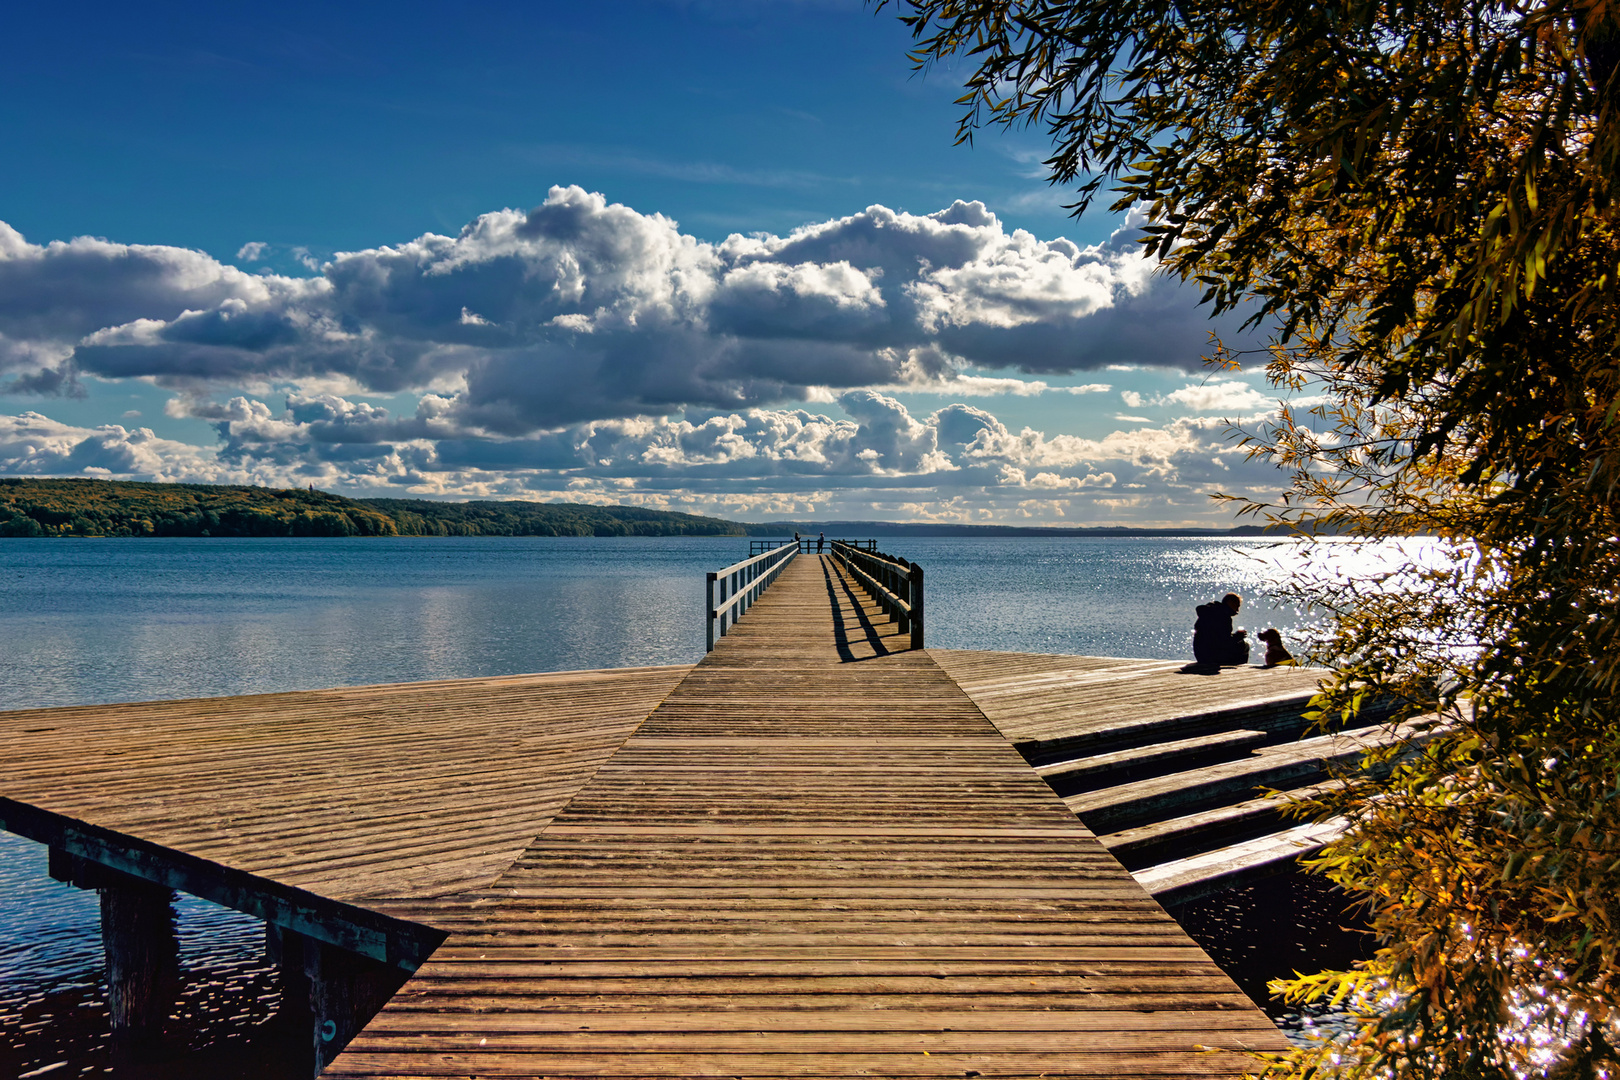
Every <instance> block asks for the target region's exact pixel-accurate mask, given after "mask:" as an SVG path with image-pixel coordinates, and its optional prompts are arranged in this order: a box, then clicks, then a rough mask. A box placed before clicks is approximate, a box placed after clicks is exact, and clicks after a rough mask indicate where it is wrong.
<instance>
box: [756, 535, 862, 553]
mask: <svg viewBox="0 0 1620 1080" xmlns="http://www.w3.org/2000/svg"><path fill="white" fill-rule="evenodd" d="M794 542H795V541H793V540H750V541H748V554H750V555H758V554H759V553H760V552H763V551H770V550H772V549H773V548H779V547H781V546H782V545H784V544H792V543H794ZM797 543H798V545H799V554H800V555H814V554H815V553H816V548H817V545H818V544H819V545H820V547H821V549H822V550H823V551H825V550H826V547H827V545H828V544H833V543H838V544H848V545H849V546H850V547H855V548H860V549H862V550H864V551H876V550H877V541H876V540H843V539H840V540H820V539H818V538H817V537H814V536H801V537H799V538H798V541H797Z"/></svg>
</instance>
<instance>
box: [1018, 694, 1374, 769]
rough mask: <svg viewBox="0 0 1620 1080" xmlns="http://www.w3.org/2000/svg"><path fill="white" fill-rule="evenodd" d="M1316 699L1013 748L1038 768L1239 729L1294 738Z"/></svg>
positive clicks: (1138, 723) (1115, 727)
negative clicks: (1142, 746)
mask: <svg viewBox="0 0 1620 1080" xmlns="http://www.w3.org/2000/svg"><path fill="white" fill-rule="evenodd" d="M1313 696H1314V694H1309V693H1302V694H1297V695H1293V696H1291V697H1286V698H1281V699H1276V700H1272V701H1264V702H1258V703H1255V704H1250V705H1243V706H1239V707H1236V708H1214V709H1207V710H1205V711H1200V712H1197V713H1192V714H1189V715H1186V716H1170V717H1153V718H1149V719H1142V720H1123V721H1116V722H1114V723H1112V724H1110V725H1108V726H1107V727H1104V728H1097V729H1092V730H1085V731H1076V732H1073V733H1070V734H1066V735H1063V736H1060V737H1057V738H1051V739H1039V740H1035V739H1019V740H1015V741H1014V744H1013V745H1014V746H1015V747H1016V748H1017V750H1018V752H1019V753H1020V754H1022V755H1024V760H1025V761H1027V762H1029V763H1030V764H1031V765H1034V766H1036V767H1040V766H1044V765H1051V764H1054V763H1057V762H1061V761H1072V760H1074V759H1076V758H1080V757H1088V756H1094V755H1097V754H1106V753H1112V752H1114V751H1116V750H1123V749H1127V748H1129V747H1132V746H1140V745H1142V744H1143V743H1152V742H1166V741H1169V740H1172V739H1189V738H1196V737H1197V736H1200V735H1208V734H1211V733H1214V732H1220V731H1232V730H1235V729H1244V730H1248V731H1264V732H1268V733H1270V734H1271V736H1272V738H1274V739H1293V738H1296V737H1298V735H1299V734H1300V733H1301V732H1303V731H1304V730H1305V728H1306V720H1305V718H1304V714H1305V712H1306V710H1308V709H1309V708H1310V704H1311V698H1312V697H1313ZM1373 719H1376V717H1373Z"/></svg>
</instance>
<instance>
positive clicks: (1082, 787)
mask: <svg viewBox="0 0 1620 1080" xmlns="http://www.w3.org/2000/svg"><path fill="white" fill-rule="evenodd" d="M1268 739H1269V736H1268V735H1267V734H1266V733H1265V732H1263V731H1250V730H1243V729H1240V730H1238V731H1217V732H1215V733H1214V734H1212V735H1199V736H1197V737H1196V738H1191V739H1175V740H1172V741H1170V742H1157V743H1148V744H1147V745H1145V746H1135V747H1131V748H1130V749H1128V750H1115V751H1114V752H1113V753H1109V754H1095V755H1093V756H1091V757H1083V758H1076V759H1074V760H1072V761H1059V762H1054V763H1053V764H1051V765H1042V766H1040V767H1039V768H1037V769H1036V770H1035V771H1036V773H1038V774H1039V775H1040V776H1041V777H1042V778H1043V779H1045V781H1046V782H1047V783H1048V784H1050V785H1052V790H1053V791H1055V792H1057V793H1058V794H1059V795H1074V794H1077V793H1079V792H1082V791H1093V790H1096V789H1097V788H1102V787H1118V786H1119V785H1120V784H1123V783H1127V782H1129V781H1132V780H1143V779H1146V778H1148V777H1151V776H1162V775H1163V774H1165V773H1168V772H1182V771H1185V770H1187V769H1190V768H1195V767H1198V766H1200V765H1212V764H1214V763H1215V762H1217V761H1225V760H1230V759H1231V758H1234V757H1237V756H1238V755H1239V754H1242V753H1244V752H1246V751H1249V750H1253V749H1255V748H1256V747H1258V746H1261V745H1263V744H1265V743H1266V742H1267V741H1268Z"/></svg>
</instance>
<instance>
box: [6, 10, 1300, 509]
mask: <svg viewBox="0 0 1620 1080" xmlns="http://www.w3.org/2000/svg"><path fill="white" fill-rule="evenodd" d="M0 36H3V38H4V40H6V41H7V42H8V43H9V44H8V56H7V62H6V64H5V65H0V103H3V104H0V140H3V142H0V145H4V146H5V147H6V151H5V153H4V154H0V222H4V223H5V224H4V226H0V474H4V475H88V476H110V477H119V478H133V479H164V480H186V481H193V482H218V483H260V484H270V485H295V484H296V485H299V486H302V485H304V484H307V483H314V484H316V486H319V487H323V488H326V489H328V490H333V491H338V492H341V493H345V494H356V495H366V494H387V495H396V496H401V495H411V494H419V495H424V496H427V497H443V498H467V497H478V498H484V497H511V498H538V499H555V498H569V499H580V500H585V501H607V502H631V503H639V504H645V505H653V506H661V507H667V508H670V509H684V510H693V511H699V512H706V513H719V514H723V515H726V516H733V517H740V518H749V519H760V518H766V517H773V516H781V515H793V516H801V517H809V516H823V517H824V516H840V517H862V518H879V519H903V520H918V519H928V518H937V519H942V520H970V521H985V520H989V521H1005V522H1008V523H1031V524H1036V523H1053V524H1057V523H1062V524H1114V523H1141V524H1156V525H1166V524H1170V525H1173V524H1183V523H1200V524H1221V523H1223V522H1224V521H1225V520H1226V517H1227V512H1226V511H1222V510H1220V509H1219V508H1218V507H1216V506H1214V505H1213V504H1212V503H1211V501H1210V500H1209V498H1208V493H1209V492H1210V491H1212V490H1215V489H1220V490H1226V491H1231V492H1241V493H1252V494H1263V493H1264V492H1266V491H1269V490H1271V489H1272V488H1274V487H1275V486H1276V485H1277V481H1278V477H1277V476H1276V475H1275V474H1274V473H1273V472H1272V471H1271V470H1270V469H1269V467H1267V466H1264V465H1263V464H1256V463H1246V462H1245V461H1244V460H1243V455H1242V453H1241V452H1240V451H1238V450H1237V449H1236V448H1235V447H1233V446H1232V445H1231V443H1230V442H1229V441H1228V440H1227V439H1226V438H1225V435H1224V432H1225V424H1224V423H1223V421H1224V420H1225V419H1228V418H1238V419H1249V420H1252V419H1253V418H1255V417H1258V416H1259V415H1261V414H1263V413H1264V411H1265V409H1266V408H1267V406H1268V403H1269V402H1270V400H1271V399H1270V396H1269V395H1268V393H1267V392H1266V387H1265V385H1264V382H1263V380H1261V379H1259V378H1258V377H1257V374H1250V373H1243V374H1240V375H1237V376H1211V375H1210V374H1209V373H1208V372H1206V371H1205V370H1203V369H1202V368H1201V366H1200V364H1199V353H1200V352H1201V351H1202V348H1203V342H1204V340H1205V337H1206V335H1207V333H1208V330H1209V329H1210V325H1209V324H1207V322H1206V320H1205V318H1204V314H1203V313H1202V312H1201V311H1199V310H1197V309H1196V305H1195V303H1194V301H1195V299H1196V297H1195V296H1194V295H1193V294H1192V292H1191V291H1190V290H1188V289H1185V288H1184V287H1182V286H1180V285H1179V284H1178V283H1176V282H1174V281H1171V280H1168V279H1165V278H1164V277H1163V276H1155V275H1154V274H1153V273H1152V269H1153V268H1152V267H1151V266H1148V265H1146V264H1145V263H1143V261H1142V260H1141V259H1140V257H1139V256H1138V255H1137V254H1136V252H1135V245H1134V242H1133V241H1134V234H1133V233H1132V231H1131V230H1130V229H1129V228H1128V227H1127V225H1128V223H1127V222H1125V221H1124V220H1123V219H1122V217H1121V215H1119V214H1113V213H1108V212H1106V211H1105V210H1101V209H1099V210H1094V211H1093V212H1091V213H1090V214H1089V215H1088V216H1087V217H1086V218H1085V219H1084V220H1080V221H1077V220H1075V219H1073V218H1071V217H1070V216H1068V214H1067V212H1066V211H1064V210H1063V208H1062V204H1063V203H1064V202H1066V201H1069V200H1070V198H1071V197H1070V196H1069V194H1068V193H1066V192H1064V191H1061V190H1058V189H1053V188H1051V187H1049V186H1048V185H1047V184H1046V183H1045V181H1044V179H1043V174H1042V170H1041V166H1040V160H1041V158H1042V156H1043V155H1044V152H1045V147H1046V141H1045V139H1044V138H1043V136H1042V133H1041V132H1040V131H1038V130H1035V131H1017V132H987V133H983V134H981V135H980V137H979V138H978V139H977V140H976V141H975V144H974V145H973V146H972V147H967V146H955V145H953V138H954V125H955V119H956V116H957V113H958V111H959V110H958V107H957V106H956V105H955V104H953V99H954V98H955V97H956V96H957V94H958V93H959V92H960V91H959V88H958V84H957V83H956V82H955V81H953V79H952V77H951V76H952V73H951V72H949V71H935V72H932V73H930V74H929V75H928V76H927V77H922V76H918V75H916V74H914V73H913V72H912V71H911V69H910V66H909V64H908V62H907V60H906V57H905V55H904V54H905V49H906V46H907V43H908V40H909V39H908V35H907V32H906V30H905V28H904V27H903V26H901V25H900V24H899V23H898V22H897V20H896V19H895V17H894V14H893V13H892V11H885V12H882V13H878V14H874V13H873V12H871V11H870V10H868V9H866V8H864V7H862V6H861V5H860V4H859V3H858V2H850V3H835V2H831V0H827V2H821V3H816V2H802V3H793V2H781V3H723V2H711V3H697V2H693V3H678V2H658V3H654V2H648V3H622V4H613V5H576V4H544V3H539V4H521V5H519V4H512V5H505V4H471V5H469V4H459V5H454V6H451V5H425V4H398V3H393V4H387V5H382V4H376V5H369V4H365V5H363V4H346V5H342V6H341V7H332V6H324V5H323V6H319V7H316V6H302V5H296V4H283V5H261V6H256V7H254V8H252V9H243V8H237V7H233V6H230V5H217V4H212V5H206V6H204V5H195V6H192V5H182V4H174V5H139V6H138V7H131V6H115V5H110V4H109V5H100V4H96V5H82V4H53V5H11V6H8V7H7V8H5V9H4V11H0ZM1223 330H1225V331H1226V332H1230V331H1231V330H1232V327H1231V326H1230V325H1229V324H1228V325H1226V326H1224V327H1223Z"/></svg>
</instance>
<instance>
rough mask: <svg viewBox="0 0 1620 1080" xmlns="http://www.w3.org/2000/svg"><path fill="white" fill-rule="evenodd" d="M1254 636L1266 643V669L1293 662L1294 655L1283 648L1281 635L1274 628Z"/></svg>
mask: <svg viewBox="0 0 1620 1080" xmlns="http://www.w3.org/2000/svg"><path fill="white" fill-rule="evenodd" d="M1254 636H1255V637H1257V638H1259V639H1260V640H1261V641H1263V642H1265V643H1266V667H1276V666H1277V665H1279V664H1292V663H1293V662H1294V654H1293V653H1291V652H1289V651H1288V650H1287V649H1285V648H1283V643H1282V634H1281V633H1280V632H1279V631H1278V630H1277V628H1276V627H1275V626H1273V627H1271V628H1269V629H1266V630H1262V631H1260V632H1259V633H1258V634H1256V635H1254Z"/></svg>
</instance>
